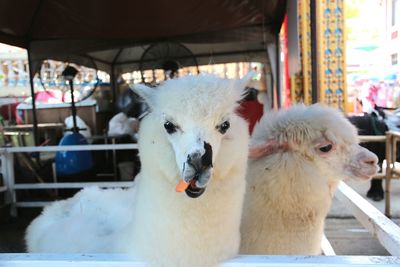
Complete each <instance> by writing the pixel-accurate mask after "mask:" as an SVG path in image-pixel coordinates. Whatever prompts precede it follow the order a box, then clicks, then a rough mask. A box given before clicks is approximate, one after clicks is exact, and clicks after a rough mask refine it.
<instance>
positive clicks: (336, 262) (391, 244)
mask: <svg viewBox="0 0 400 267" xmlns="http://www.w3.org/2000/svg"><path fill="white" fill-rule="evenodd" d="M127 149H129V150H131V149H137V145H135V144H129V145H90V146H63V147H60V146H54V147H15V148H14V147H13V148H1V149H0V154H1V160H2V173H3V177H5V178H6V185H5V186H4V187H3V190H6V191H7V193H8V196H9V198H8V201H9V203H10V204H11V206H12V207H13V208H14V209H15V208H16V207H19V206H34V205H37V204H39V205H44V204H45V203H33V204H32V203H31V204H29V203H27V202H25V203H21V202H18V201H17V199H16V194H15V191H16V190H20V189H47V188H52V189H57V188H82V187H85V186H88V185H93V184H97V185H99V186H101V187H129V186H131V185H132V182H102V183H87V182H85V183H83V182H82V183H45V184H39V183H35V184H15V179H14V166H13V156H14V153H16V152H43V151H66V150H68V151H72V150H74V151H81V150H127ZM0 189H2V188H0ZM336 197H337V198H338V199H339V200H340V201H341V202H342V203H344V204H345V206H346V207H347V208H349V209H350V210H351V211H352V213H353V214H354V216H355V217H356V218H357V219H358V221H359V222H360V223H361V224H362V225H364V227H365V228H367V229H368V230H369V231H370V233H371V234H372V235H373V236H374V237H377V239H378V240H379V242H380V243H381V244H382V246H383V247H385V248H386V249H387V251H388V252H389V253H390V254H391V255H393V256H388V257H383V256H382V257H381V256H302V257H299V256H240V257H237V258H235V259H232V260H229V261H227V262H225V263H223V264H221V265H220V266H221V267H266V266H280V267H288V266H313V267H316V266H326V267H331V266H332V267H333V266H335V267H336V266H400V227H398V226H397V225H396V224H395V223H393V222H392V221H391V220H390V219H388V218H387V217H386V216H385V215H383V214H382V213H381V212H380V211H379V210H377V209H376V208H375V207H374V206H372V205H371V204H370V203H369V202H368V201H366V200H365V199H364V198H362V197H361V196H360V195H358V194H357V193H356V192H355V191H354V190H353V189H351V188H350V187H349V186H347V185H346V184H345V183H340V184H339V187H338V190H337V193H336ZM322 248H323V251H324V254H325V255H335V252H334V250H333V248H332V247H331V246H330V243H329V241H328V240H327V239H326V238H324V240H323V244H322ZM25 266H31V267H36V266H41V267H50V266H57V267H66V266H74V267H76V266H82V267H89V266H90V267H91V266H93V267H100V266H114V267H128V266H130V267H139V266H140V267H142V266H146V265H145V264H144V263H142V262H140V261H137V260H135V259H134V258H131V257H129V256H127V255H114V254H91V255H82V254H24V253H21V254H0V267H25Z"/></svg>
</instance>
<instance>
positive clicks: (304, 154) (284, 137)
mask: <svg viewBox="0 0 400 267" xmlns="http://www.w3.org/2000/svg"><path fill="white" fill-rule="evenodd" d="M263 140H266V141H263ZM252 143H253V144H252V145H251V149H250V155H251V156H253V157H254V158H259V157H263V156H265V155H276V154H279V155H283V156H282V158H283V159H286V160H287V164H286V165H287V166H300V167H293V169H296V168H302V170H307V173H309V176H311V175H315V174H317V175H316V176H318V177H324V178H326V179H328V180H336V181H337V180H342V179H344V178H355V179H370V178H371V177H372V176H373V175H375V174H376V172H377V171H378V166H377V162H378V159H377V157H376V155H375V154H374V153H372V152H370V151H368V150H367V149H365V148H362V147H361V146H359V145H358V138H357V130H356V129H355V127H354V126H353V125H352V124H351V123H350V122H349V121H348V120H347V119H346V118H345V117H344V116H343V115H342V114H341V113H340V112H339V111H336V110H334V109H332V108H328V107H324V106H321V105H318V104H317V105H312V106H309V107H305V106H294V107H292V108H290V109H288V110H283V111H280V112H278V113H271V114H267V115H266V116H265V117H264V118H262V120H261V122H260V124H259V125H257V126H256V129H255V130H254V132H253V136H252ZM290 155H292V156H293V157H291V156H290ZM294 161H296V162H294ZM299 162H301V163H299ZM296 164H297V165H296ZM306 166H307V167H306ZM288 169H290V168H288ZM300 172H301V171H300Z"/></svg>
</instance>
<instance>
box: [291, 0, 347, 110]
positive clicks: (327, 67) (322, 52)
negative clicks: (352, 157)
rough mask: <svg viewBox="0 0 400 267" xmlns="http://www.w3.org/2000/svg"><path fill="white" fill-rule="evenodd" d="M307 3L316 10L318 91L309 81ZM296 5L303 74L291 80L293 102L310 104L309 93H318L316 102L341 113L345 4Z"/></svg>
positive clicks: (340, 0) (319, 0) (301, 1)
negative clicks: (323, 103)
mask: <svg viewBox="0 0 400 267" xmlns="http://www.w3.org/2000/svg"><path fill="white" fill-rule="evenodd" d="M310 1H316V6H317V10H316V24H317V51H318V55H317V66H318V88H312V81H311V79H312V76H311V71H312V70H311V67H312V57H311V17H310ZM297 4H298V29H299V46H300V48H301V49H300V61H301V69H302V70H301V72H300V73H298V74H296V76H295V77H292V79H291V81H292V83H291V89H292V91H291V98H292V101H293V103H295V102H304V103H305V104H311V102H312V100H311V95H312V90H319V99H318V102H325V103H326V104H328V105H330V106H335V107H338V108H339V109H341V110H344V107H345V101H346V99H347V87H346V76H345V75H346V61H345V35H344V34H345V33H344V11H343V7H344V0H298V1H297ZM289 38H295V37H291V36H289ZM300 81H301V82H300Z"/></svg>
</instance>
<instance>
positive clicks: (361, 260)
mask: <svg viewBox="0 0 400 267" xmlns="http://www.w3.org/2000/svg"><path fill="white" fill-rule="evenodd" d="M294 265H296V266H302V267H346V266H356V267H371V266H382V267H384V266H385V267H395V266H396V267H398V266H400V258H399V257H390V256H389V257H379V256H245V255H242V256H238V257H236V258H234V259H231V260H228V261H225V262H224V263H222V264H220V265H218V267H269V266H270V267H292V266H294ZM0 266H2V267H26V266H29V267H54V266H57V267H105V266H113V267H145V266H147V265H146V264H144V263H143V262H141V261H138V260H137V259H135V258H133V257H130V256H128V255H119V254H87V255H82V254H0Z"/></svg>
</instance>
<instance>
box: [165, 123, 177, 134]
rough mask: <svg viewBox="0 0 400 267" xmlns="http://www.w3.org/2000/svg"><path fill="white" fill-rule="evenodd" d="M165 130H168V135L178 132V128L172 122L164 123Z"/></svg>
mask: <svg viewBox="0 0 400 267" xmlns="http://www.w3.org/2000/svg"><path fill="white" fill-rule="evenodd" d="M164 128H165V130H167V133H169V134H172V133H174V132H176V126H175V125H174V124H173V123H172V122H170V121H166V122H165V123H164Z"/></svg>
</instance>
